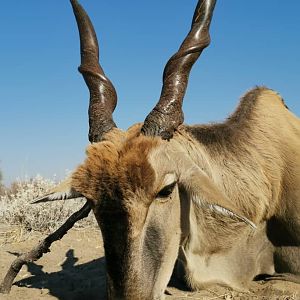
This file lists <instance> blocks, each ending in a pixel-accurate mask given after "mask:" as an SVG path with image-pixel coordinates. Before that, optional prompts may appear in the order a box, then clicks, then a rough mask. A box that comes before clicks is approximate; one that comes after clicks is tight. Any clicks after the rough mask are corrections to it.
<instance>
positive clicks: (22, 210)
mask: <svg viewBox="0 0 300 300" xmlns="http://www.w3.org/2000/svg"><path fill="white" fill-rule="evenodd" d="M54 185H55V183H54V181H51V180H49V179H44V178H42V177H41V176H37V177H35V178H34V179H31V180H29V181H25V182H22V181H19V182H16V183H14V184H13V185H12V186H13V188H11V189H7V191H6V193H5V194H4V195H3V196H0V223H6V224H11V225H20V226H22V227H23V228H24V229H25V230H26V231H40V232H49V231H53V230H54V229H56V228H58V227H59V226H60V225H61V224H62V223H63V222H64V221H65V220H66V219H67V218H68V217H69V216H70V215H71V214H72V213H74V212H75V211H77V210H78V209H80V207H82V205H83V204H84V201H85V200H83V199H82V200H66V201H54V202H47V203H42V204H31V202H32V200H33V199H35V198H37V197H39V196H42V195H43V194H45V193H46V192H47V191H49V190H50V189H51V188H52V187H54ZM95 224H96V222H95V220H94V216H93V214H92V213H91V214H90V215H89V217H88V218H86V219H84V220H82V221H80V222H78V224H75V226H77V227H78V226H79V227H83V226H94V225H95Z"/></svg>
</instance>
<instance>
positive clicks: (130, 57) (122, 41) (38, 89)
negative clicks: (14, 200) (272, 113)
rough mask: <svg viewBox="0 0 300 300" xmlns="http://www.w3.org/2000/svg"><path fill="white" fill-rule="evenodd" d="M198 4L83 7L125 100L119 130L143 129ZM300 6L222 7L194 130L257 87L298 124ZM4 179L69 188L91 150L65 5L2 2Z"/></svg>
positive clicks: (190, 115)
mask: <svg viewBox="0 0 300 300" xmlns="http://www.w3.org/2000/svg"><path fill="white" fill-rule="evenodd" d="M196 3H197V1H196V0H181V1H180V0H163V1H162V0H152V1H140V0H131V1H121V0H118V1H116V0H109V1H108V0H81V4H82V5H83V6H84V7H85V8H86V10H87V11H88V13H89V15H90V17H91V19H92V21H93V22H94V25H95V28H96V31H97V34H98V38H99V42H100V55H101V64H102V66H103V68H104V70H105V72H106V74H107V75H108V76H109V78H110V79H111V80H112V81H113V83H114V85H115V87H116V88H117V90H118V96H119V103H118V106H117V109H116V111H115V113H114V119H115V121H116V122H117V124H118V126H119V127H121V128H124V129H125V128H127V127H128V126H130V125H131V124H133V123H136V122H141V121H143V120H144V118H145V116H146V115H147V113H148V112H149V111H150V110H151V108H152V107H153V106H154V104H155V103H156V101H157V99H158V97H159V94H160V89H161V74H162V70H163V67H164V65H165V63H166V61H167V60H168V58H169V57H170V56H171V55H172V54H173V53H174V52H175V51H176V50H177V48H178V46H179V45H180V43H181V41H182V40H183V38H184V36H185V34H186V33H187V32H188V30H189V27H190V22H191V18H192V15H193V11H194V7H195V6H196ZM299 11H300V1H296V0H291V1H282V0H251V1H245V0H244V1H243V0H232V1H229V0H218V3H217V6H216V9H215V14H214V19H213V22H212V26H211V38H212V43H211V45H210V47H209V48H207V49H206V50H205V51H204V52H203V54H202V56H201V58H200V60H199V61H198V62H197V63H196V64H195V66H194V68H193V70H192V73H191V78H190V82H189V87H188V91H187V94H186V97H185V104H184V112H185V122H186V123H190V124H193V123H205V122H209V121H221V120H223V119H224V118H226V117H227V116H228V114H229V113H230V112H232V111H233V110H234V108H235V106H236V105H237V103H238V99H239V97H240V96H241V95H242V94H244V93H245V91H246V90H248V89H249V88H251V87H253V86H255V85H262V84H263V85H267V86H269V87H271V88H273V89H275V90H277V91H279V92H280V93H281V95H282V96H283V98H284V99H285V101H286V103H287V105H288V106H289V108H290V109H291V110H292V111H293V112H294V113H295V114H297V115H298V116H300V18H299ZM0 32H1V46H0V47H1V52H0V53H1V55H0V66H1V69H0V101H1V108H0V137H1V142H0V169H1V170H2V172H3V175H4V180H5V183H6V184H9V183H10V182H11V181H13V180H14V179H15V178H17V177H19V178H21V179H23V178H24V177H25V176H26V175H27V176H28V177H31V176H35V175H36V174H37V173H39V174H41V175H43V176H45V177H48V178H52V177H53V175H54V174H56V175H57V177H58V178H63V177H64V175H65V172H66V170H72V169H73V168H74V167H75V166H76V165H77V164H79V163H80V162H81V161H82V160H83V158H84V151H85V147H86V145H87V144H88V139H87V132H88V122H87V106H88V90H87V88H86V86H85V84H84V82H83V79H82V77H81V75H80V74H79V73H78V72H77V66H78V65H79V39H78V33H77V27H76V23H75V20H74V17H73V14H72V10H71V7H70V4H69V1H67V0H52V1H38V0H27V1H20V0H9V1H2V3H1V10H0Z"/></svg>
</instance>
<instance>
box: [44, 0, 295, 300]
mask: <svg viewBox="0 0 300 300" xmlns="http://www.w3.org/2000/svg"><path fill="white" fill-rule="evenodd" d="M215 2H216V1H214V0H203V1H201V0H200V1H199V2H198V5H197V7H196V11H195V15H194V18H193V23H192V28H191V31H190V33H189V34H188V36H187V38H186V39H185V40H184V42H183V44H182V45H181V47H180V49H179V51H178V52H177V53H176V54H175V55H174V56H173V57H172V58H171V59H170V60H169V62H168V64H167V65H166V68H165V71H164V84H163V88H162V94H161V98H160V100H159V102H158V104H157V105H156V106H155V108H154V109H153V111H152V112H151V113H150V114H149V115H148V116H147V118H146V120H145V122H144V123H143V124H136V125H134V126H132V127H131V128H129V129H128V130H127V131H122V130H120V129H118V128H116V126H115V123H114V122H113V119H112V112H113V110H114V107H115V105H116V93H115V90H114V88H113V86H112V84H111V82H110V81H109V80H108V79H107V77H106V76H105V75H104V72H103V70H102V69H101V67H100V65H99V63H98V48H97V47H98V46H97V39H96V36H95V33H94V30H93V27H92V24H91V22H90V20H89V18H88V16H87V15H86V13H85V12H84V10H83V9H82V7H81V6H80V5H79V4H78V3H77V1H76V0H71V3H72V6H73V9H74V13H75V16H76V19H77V23H78V27H79V31H80V39H81V54H82V63H81V66H80V68H79V70H80V71H81V72H82V74H83V76H84V78H85V81H86V83H87V85H88V87H89V89H90V93H91V99H90V109H89V113H90V135H89V137H90V141H91V142H92V144H91V145H90V146H89V147H88V149H87V158H86V160H85V162H84V163H83V164H82V165H80V166H79V167H78V168H77V169H76V170H75V171H74V172H73V174H72V176H71V178H69V179H68V180H67V181H66V182H64V183H63V184H62V185H60V186H58V187H57V188H56V189H55V190H54V191H53V193H51V194H49V195H46V196H45V197H42V198H41V199H39V201H47V200H56V199H62V198H74V197H78V196H84V197H85V198H86V199H87V201H88V202H89V203H90V205H91V207H92V209H93V211H94V214H95V216H96V219H97V221H98V223H99V226H100V229H101V232H102V235H103V240H104V247H105V256H106V263H107V293H108V298H109V299H131V300H132V299H162V298H163V294H164V290H165V288H166V286H167V284H168V281H169V279H170V277H171V275H172V273H173V271H174V273H175V274H176V275H177V276H179V277H180V278H181V279H183V280H185V282H186V283H187V284H188V285H189V286H190V287H191V288H194V289H198V288H205V287H206V286H208V285H209V284H212V283H220V284H224V285H227V286H230V287H232V288H234V289H237V290H246V289H247V288H248V286H249V284H250V282H251V281H252V280H253V279H254V278H255V277H256V276H258V275H260V274H268V275H270V276H274V278H277V276H279V275H278V273H285V275H282V276H283V278H286V279H295V280H297V275H299V274H300V261H299V254H300V217H299V214H300V120H299V119H298V118H297V117H296V116H294V115H293V114H292V113H291V112H290V111H289V110H288V108H287V107H286V106H285V104H284V102H283V100H282V98H281V97H280V96H279V95H278V94H277V93H276V92H274V91H272V90H270V89H267V88H265V87H257V88H255V89H253V90H251V91H249V92H248V93H246V95H244V97H243V98H242V99H241V101H240V104H239V106H238V108H237V110H236V111H235V112H234V113H233V114H232V115H231V117H230V118H228V120H226V121H225V122H224V123H221V124H213V125H197V126H187V125H182V123H183V114H182V110H181V105H182V100H183V96H184V93H185V89H186V86H187V81H188V74H189V72H190V70H191V67H192V65H193V63H194V62H195V61H196V59H197V58H198V57H199V56H200V54H201V52H202V50H203V49H204V48H205V47H206V46H208V44H209V40H210V39H209V34H208V29H209V25H210V20H211V17H212V12H213V9H214V6H215Z"/></svg>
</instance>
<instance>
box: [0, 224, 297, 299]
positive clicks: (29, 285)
mask: <svg viewBox="0 0 300 300" xmlns="http://www.w3.org/2000/svg"><path fill="white" fill-rule="evenodd" d="M3 228H4V229H3ZM0 229H1V230H0V279H1V280H2V278H3V276H4V274H5V273H6V271H7V269H8V267H9V265H10V263H11V262H12V261H13V260H14V258H15V257H16V255H17V254H18V253H21V252H26V251H28V250H30V249H31V248H32V247H33V246H35V245H36V243H37V242H38V240H39V239H40V238H42V237H43V236H42V235H40V236H38V235H34V236H31V237H30V238H29V239H27V240H26V241H19V242H18V241H16V240H17V239H18V235H21V234H20V233H19V232H17V231H18V230H15V229H13V230H12V228H11V227H9V226H7V227H4V226H2V227H1V226H0ZM12 231H16V232H15V234H14V238H13V240H14V241H12V240H10V241H9V239H10V237H11V236H12V234H11V233H12ZM103 254H104V251H103V245H102V241H101V238H100V233H99V231H98V230H96V229H77V230H76V229H72V230H71V231H70V232H69V233H68V234H67V235H66V236H65V237H64V238H63V239H62V240H61V241H57V242H55V243H54V244H53V245H52V247H51V252H50V253H48V254H46V255H44V257H42V258H41V259H40V260H38V261H36V262H35V263H31V264H30V265H28V266H24V267H23V268H22V270H21V271H20V273H19V275H18V277H17V278H16V280H15V283H14V285H13V287H12V290H11V293H10V294H9V295H3V294H0V299H1V300H2V299H3V300H27V299H28V300H38V299H43V300H48V299H49V300H50V299H52V300H53V299H60V300H77V299H78V300H81V299H88V300H94V299H97V300H100V299H105V260H104V257H103ZM166 299H168V300H169V299H203V300H208V299H210V300H213V299H215V300H217V299H225V300H237V299H239V300H242V299H257V300H262V299H265V300H268V299H271V300H273V299H274V300H275V299H280V300H296V299H299V300H300V285H298V284H293V283H290V282H284V281H273V282H267V283H263V282H255V283H253V286H252V287H251V291H250V292H249V293H237V292H233V291H230V290H229V289H226V288H223V287H220V286H214V287H211V288H210V289H209V290H206V291H199V292H188V291H185V290H183V289H182V288H181V289H180V287H179V286H178V285H177V288H175V287H168V289H167V291H166Z"/></svg>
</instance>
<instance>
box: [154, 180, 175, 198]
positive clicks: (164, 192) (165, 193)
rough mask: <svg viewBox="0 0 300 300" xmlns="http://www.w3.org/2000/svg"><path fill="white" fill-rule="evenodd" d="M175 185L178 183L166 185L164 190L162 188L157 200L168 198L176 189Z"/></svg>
mask: <svg viewBox="0 0 300 300" xmlns="http://www.w3.org/2000/svg"><path fill="white" fill-rule="evenodd" d="M175 185H176V181H175V182H173V183H171V184H169V185H166V186H165V187H164V188H162V189H161V190H160V191H159V192H158V193H157V195H156V198H167V197H169V196H170V195H171V194H172V192H173V190H174V188H175Z"/></svg>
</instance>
